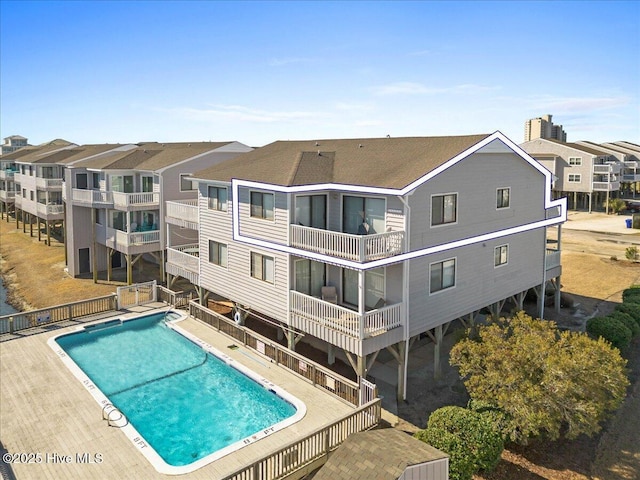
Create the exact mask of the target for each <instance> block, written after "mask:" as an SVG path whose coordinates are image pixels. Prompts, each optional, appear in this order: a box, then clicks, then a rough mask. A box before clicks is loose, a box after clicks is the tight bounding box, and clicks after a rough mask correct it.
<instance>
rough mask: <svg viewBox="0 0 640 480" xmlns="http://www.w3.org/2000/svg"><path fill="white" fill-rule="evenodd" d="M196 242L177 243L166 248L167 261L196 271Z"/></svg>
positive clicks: (197, 252) (197, 259)
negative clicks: (187, 243) (177, 244)
mask: <svg viewBox="0 0 640 480" xmlns="http://www.w3.org/2000/svg"><path fill="white" fill-rule="evenodd" d="M199 256H200V253H199V251H198V244H196V243H194V244H190V245H179V246H175V247H169V248H167V263H171V264H174V265H176V266H178V267H181V268H184V269H185V270H187V271H189V272H193V273H198V271H199V270H198V263H199V262H200V258H199Z"/></svg>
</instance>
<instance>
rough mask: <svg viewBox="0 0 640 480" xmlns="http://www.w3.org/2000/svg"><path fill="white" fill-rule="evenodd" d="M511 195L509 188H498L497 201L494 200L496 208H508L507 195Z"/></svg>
mask: <svg viewBox="0 0 640 480" xmlns="http://www.w3.org/2000/svg"><path fill="white" fill-rule="evenodd" d="M510 193H511V189H510V188H499V189H498V194H497V199H496V208H509V194H510Z"/></svg>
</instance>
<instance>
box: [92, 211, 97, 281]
mask: <svg viewBox="0 0 640 480" xmlns="http://www.w3.org/2000/svg"><path fill="white" fill-rule="evenodd" d="M97 250H98V249H97V248H96V209H95V208H92V209H91V270H92V271H93V283H98V255H96V253H97Z"/></svg>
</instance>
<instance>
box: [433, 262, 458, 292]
mask: <svg viewBox="0 0 640 480" xmlns="http://www.w3.org/2000/svg"><path fill="white" fill-rule="evenodd" d="M429 269H430V271H431V280H430V282H429V292H430V293H435V292H439V291H440V290H444V289H446V288H451V287H453V286H455V284H456V260H455V258H452V259H449V260H445V261H444V262H438V263H432V264H431V265H430V266H429Z"/></svg>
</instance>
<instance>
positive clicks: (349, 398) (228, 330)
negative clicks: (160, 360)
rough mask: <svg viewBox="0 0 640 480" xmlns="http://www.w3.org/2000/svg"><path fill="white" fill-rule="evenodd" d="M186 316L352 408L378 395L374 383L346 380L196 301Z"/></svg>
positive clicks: (192, 303) (190, 304) (192, 302)
mask: <svg viewBox="0 0 640 480" xmlns="http://www.w3.org/2000/svg"><path fill="white" fill-rule="evenodd" d="M189 313H190V315H191V316H192V317H194V318H196V319H198V320H200V321H202V322H204V323H206V324H207V325H209V326H211V327H213V328H215V329H216V330H218V331H219V332H221V333H224V334H226V335H227V336H229V337H231V338H233V339H235V340H236V341H238V342H239V343H242V344H243V345H245V346H246V347H249V348H251V349H252V350H255V351H256V352H258V353H259V354H261V355H264V356H266V357H268V358H270V359H271V360H273V361H274V362H275V363H276V364H277V365H281V366H283V367H285V368H287V369H288V370H290V371H291V372H293V373H295V374H297V375H298V376H300V377H303V378H305V379H306V380H308V381H309V382H310V383H312V384H313V385H314V386H315V387H318V388H321V389H323V390H325V391H326V392H329V393H331V394H333V395H335V396H337V397H338V398H341V399H342V400H345V401H346V402H348V403H350V404H351V405H355V406H358V405H362V404H363V403H365V402H367V401H368V400H371V399H375V398H376V397H377V396H378V392H377V388H376V386H375V384H372V383H370V382H366V381H365V382H360V384H358V383H357V382H354V381H352V380H349V379H348V378H345V377H343V376H341V375H339V374H337V373H336V372H334V371H333V370H331V369H330V368H326V367H324V366H322V365H320V364H318V363H315V362H313V361H311V360H309V359H308V358H306V357H305V356H303V355H300V354H298V353H296V352H294V351H293V350H290V349H288V348H286V347H284V346H282V345H280V344H279V343H277V342H275V341H273V340H271V339H269V338H266V337H263V336H262V335H260V334H258V333H256V332H254V331H252V330H250V329H248V328H246V327H242V326H240V325H236V324H235V323H234V322H233V321H232V320H230V319H229V318H227V317H225V316H224V315H220V314H219V313H216V312H214V311H212V310H209V309H208V308H206V307H204V306H202V305H200V304H199V303H197V302H195V301H191V302H190V303H189Z"/></svg>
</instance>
